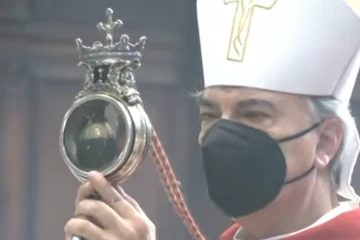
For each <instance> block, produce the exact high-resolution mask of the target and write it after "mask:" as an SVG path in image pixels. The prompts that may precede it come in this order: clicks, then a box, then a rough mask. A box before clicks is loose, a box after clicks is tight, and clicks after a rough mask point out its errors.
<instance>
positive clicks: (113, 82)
mask: <svg viewBox="0 0 360 240" xmlns="http://www.w3.org/2000/svg"><path fill="white" fill-rule="evenodd" d="M106 16H107V22H105V23H102V22H100V23H98V25H97V29H98V30H100V31H104V32H105V33H106V44H105V45H104V44H103V43H102V42H101V41H95V42H94V43H93V45H92V46H86V45H84V44H83V41H82V40H81V39H80V38H78V39H76V45H77V49H78V54H79V59H80V63H79V66H84V67H85V68H86V69H87V74H86V77H85V83H84V89H83V91H81V92H80V93H79V94H78V96H77V98H80V97H82V96H84V95H86V94H87V93H89V92H93V91H105V92H107V93H109V94H111V93H114V94H116V95H118V96H119V95H120V96H121V97H127V98H130V99H128V100H129V102H130V103H131V102H133V103H139V101H140V102H141V99H140V98H139V97H137V96H138V95H139V94H138V92H136V91H135V89H136V87H135V78H134V74H133V70H134V69H136V68H138V67H140V66H141V57H142V50H143V49H144V47H145V43H146V37H145V36H143V37H141V38H140V39H139V41H137V42H135V43H131V42H130V38H129V36H128V35H127V34H122V35H121V36H120V37H119V41H116V40H115V36H114V32H115V30H116V29H117V28H120V27H121V26H122V25H123V22H122V21H121V20H119V19H118V20H116V21H113V10H112V9H110V8H108V9H107V10H106Z"/></svg>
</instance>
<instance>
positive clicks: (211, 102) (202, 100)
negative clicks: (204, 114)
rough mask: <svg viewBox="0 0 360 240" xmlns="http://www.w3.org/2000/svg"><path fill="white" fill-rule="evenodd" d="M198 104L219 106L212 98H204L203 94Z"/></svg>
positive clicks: (201, 105)
mask: <svg viewBox="0 0 360 240" xmlns="http://www.w3.org/2000/svg"><path fill="white" fill-rule="evenodd" d="M198 104H199V105H200V107H212V108H213V107H218V104H217V103H216V102H214V101H212V100H210V99H207V98H204V97H203V96H200V97H199V98H198Z"/></svg>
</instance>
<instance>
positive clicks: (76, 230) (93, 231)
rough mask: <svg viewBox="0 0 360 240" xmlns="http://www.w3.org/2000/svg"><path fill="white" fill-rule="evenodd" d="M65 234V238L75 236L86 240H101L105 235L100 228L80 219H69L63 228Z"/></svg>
mask: <svg viewBox="0 0 360 240" xmlns="http://www.w3.org/2000/svg"><path fill="white" fill-rule="evenodd" d="M65 232H66V234H67V236H69V235H70V236H77V237H81V238H84V239H86V240H98V239H103V238H104V235H105V234H106V232H105V231H104V230H102V229H101V228H100V227H98V226H96V225H95V224H93V223H92V222H90V221H88V220H86V219H81V218H72V219H70V220H69V221H68V222H67V224H66V226H65Z"/></svg>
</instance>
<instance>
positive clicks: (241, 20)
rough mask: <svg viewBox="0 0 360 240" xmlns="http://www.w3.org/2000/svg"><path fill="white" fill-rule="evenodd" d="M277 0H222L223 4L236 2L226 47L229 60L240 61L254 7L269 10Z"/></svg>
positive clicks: (242, 58) (244, 49) (243, 53)
mask: <svg viewBox="0 0 360 240" xmlns="http://www.w3.org/2000/svg"><path fill="white" fill-rule="evenodd" d="M277 1H278V0H224V3H225V4H229V3H236V10H235V14H234V21H233V25H232V30H231V37H230V43H229V48H228V56H227V58H228V59H229V60H233V61H238V62H242V61H243V60H244V56H245V51H246V45H247V41H248V38H249V33H250V28H251V22H252V19H253V15H254V10H255V8H261V9H265V10H269V9H271V8H273V7H274V6H275V4H276V2H277Z"/></svg>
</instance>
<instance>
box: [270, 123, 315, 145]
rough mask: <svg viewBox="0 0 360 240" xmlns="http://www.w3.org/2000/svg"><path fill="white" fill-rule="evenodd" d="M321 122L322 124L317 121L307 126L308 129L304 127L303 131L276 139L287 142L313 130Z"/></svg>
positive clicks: (279, 141)
mask: <svg viewBox="0 0 360 240" xmlns="http://www.w3.org/2000/svg"><path fill="white" fill-rule="evenodd" d="M321 124H322V122H317V123H315V124H314V125H312V126H311V127H309V128H308V129H305V130H304V131H301V132H299V133H296V134H294V135H291V136H289V137H285V138H281V139H279V140H277V142H278V143H283V142H288V141H291V140H294V139H297V138H299V137H302V136H304V135H306V134H308V133H309V132H311V131H313V130H314V129H316V128H318V127H319V126H320V125H321Z"/></svg>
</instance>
